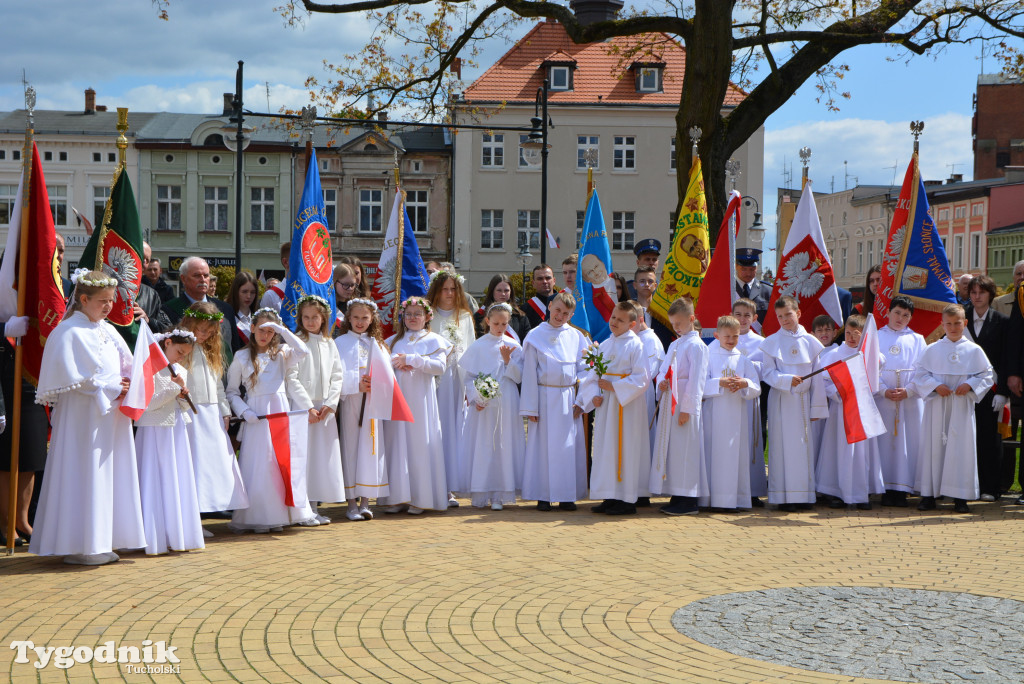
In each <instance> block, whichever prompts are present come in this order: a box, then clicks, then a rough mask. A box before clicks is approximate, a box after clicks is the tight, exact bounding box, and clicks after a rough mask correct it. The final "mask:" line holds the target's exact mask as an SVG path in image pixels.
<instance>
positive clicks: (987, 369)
mask: <svg viewBox="0 0 1024 684" xmlns="http://www.w3.org/2000/svg"><path fill="white" fill-rule="evenodd" d="M965 326H966V321H965V320H964V312H963V308H962V307H960V305H959V304H950V305H947V306H946V308H945V309H943V311H942V329H943V330H944V331H945V333H946V336H945V337H944V338H942V339H941V340H939V341H938V342H935V343H934V344H930V345H928V348H927V349H925V352H924V354H922V355H921V358H920V359H918V362H917V366H916V367H915V369H914V382H913V387H914V391H915V392H916V393H917V394H918V395H919V396H920V397H922V398H923V399H924V424H923V425H922V426H921V452H920V456H919V458H918V461H917V485H916V488H917V490H918V491H919V492H921V503H920V504H919V505H918V510H922V511H924V510H929V509H932V508H935V497H937V496H949V497H952V498H953V510H955V511H956V512H957V513H969V512H970V509H969V508H968V507H967V500H968V499H977V498H978V459H977V452H976V449H977V445H976V442H975V430H976V425H975V422H974V405H975V404H977V403H978V402H979V401H981V398H982V397H984V396H985V394H986V393H987V392H988V391H989V390H990V389H992V385H993V384H994V383H995V372H994V371H993V370H992V364H991V363H990V362H989V360H988V357H986V356H985V352H984V351H983V350H982V348H981V347H979V346H978V345H977V344H975V343H974V342H971V341H970V340H968V339H967V338H966V337H964V328H965Z"/></svg>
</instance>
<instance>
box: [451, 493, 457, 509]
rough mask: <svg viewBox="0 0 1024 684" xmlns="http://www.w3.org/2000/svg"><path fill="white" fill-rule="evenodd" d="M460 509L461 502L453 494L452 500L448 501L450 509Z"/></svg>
mask: <svg viewBox="0 0 1024 684" xmlns="http://www.w3.org/2000/svg"><path fill="white" fill-rule="evenodd" d="M458 507H459V500H458V499H456V498H455V495H454V494H453V495H452V496H451V498H449V499H448V508H458Z"/></svg>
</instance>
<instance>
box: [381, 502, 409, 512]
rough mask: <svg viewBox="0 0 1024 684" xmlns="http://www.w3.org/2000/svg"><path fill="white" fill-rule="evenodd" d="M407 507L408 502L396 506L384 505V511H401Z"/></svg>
mask: <svg viewBox="0 0 1024 684" xmlns="http://www.w3.org/2000/svg"><path fill="white" fill-rule="evenodd" d="M406 508H408V506H407V505H406V504H395V505H394V506H385V507H384V512H385V513H401V512H402V511H404V510H405V509H406Z"/></svg>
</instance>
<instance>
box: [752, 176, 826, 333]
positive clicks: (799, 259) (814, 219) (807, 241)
mask: <svg viewBox="0 0 1024 684" xmlns="http://www.w3.org/2000/svg"><path fill="white" fill-rule="evenodd" d="M777 273H778V275H777V277H776V278H775V286H774V287H773V288H772V296H771V299H770V300H769V302H768V315H767V316H765V319H764V332H762V333H761V334H762V335H765V336H768V335H771V334H772V333H774V332H777V331H778V330H779V319H778V317H777V316H776V315H775V302H776V300H778V298H779V297H782V296H784V295H789V296H790V297H796V299H797V301H798V302H799V303H800V325H802V326H803V327H804V328H805V329H807V330H810V329H811V323H812V322H813V321H814V318H815V316H820V315H822V314H828V315H829V317H831V318H832V320H833V321H835V322H836V325H838V326H840V327H842V325H843V314H842V309H841V308H840V307H839V290H837V289H836V278H835V275H834V274H833V273H832V263H831V262H830V261H829V258H828V250H827V249H826V248H825V238H824V237H823V236H822V234H821V223H819V222H818V209H817V207H815V205H814V193H813V192H811V182H810V181H808V182H807V185H806V186H805V187H804V191H803V193H802V194H801V195H800V203H799V204H798V205H797V207H796V216H795V217H794V218H793V225H792V227H791V228H790V229H789V235H788V236H787V237H786V246H785V248H783V250H782V258H781V259H780V260H779V267H778V269H777Z"/></svg>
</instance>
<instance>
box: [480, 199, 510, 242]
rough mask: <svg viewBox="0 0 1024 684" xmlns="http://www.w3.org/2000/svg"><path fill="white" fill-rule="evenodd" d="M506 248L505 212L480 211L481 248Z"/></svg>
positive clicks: (500, 210)
mask: <svg viewBox="0 0 1024 684" xmlns="http://www.w3.org/2000/svg"><path fill="white" fill-rule="evenodd" d="M504 247H505V210H504V209H481V210H480V248H481V249H504Z"/></svg>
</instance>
